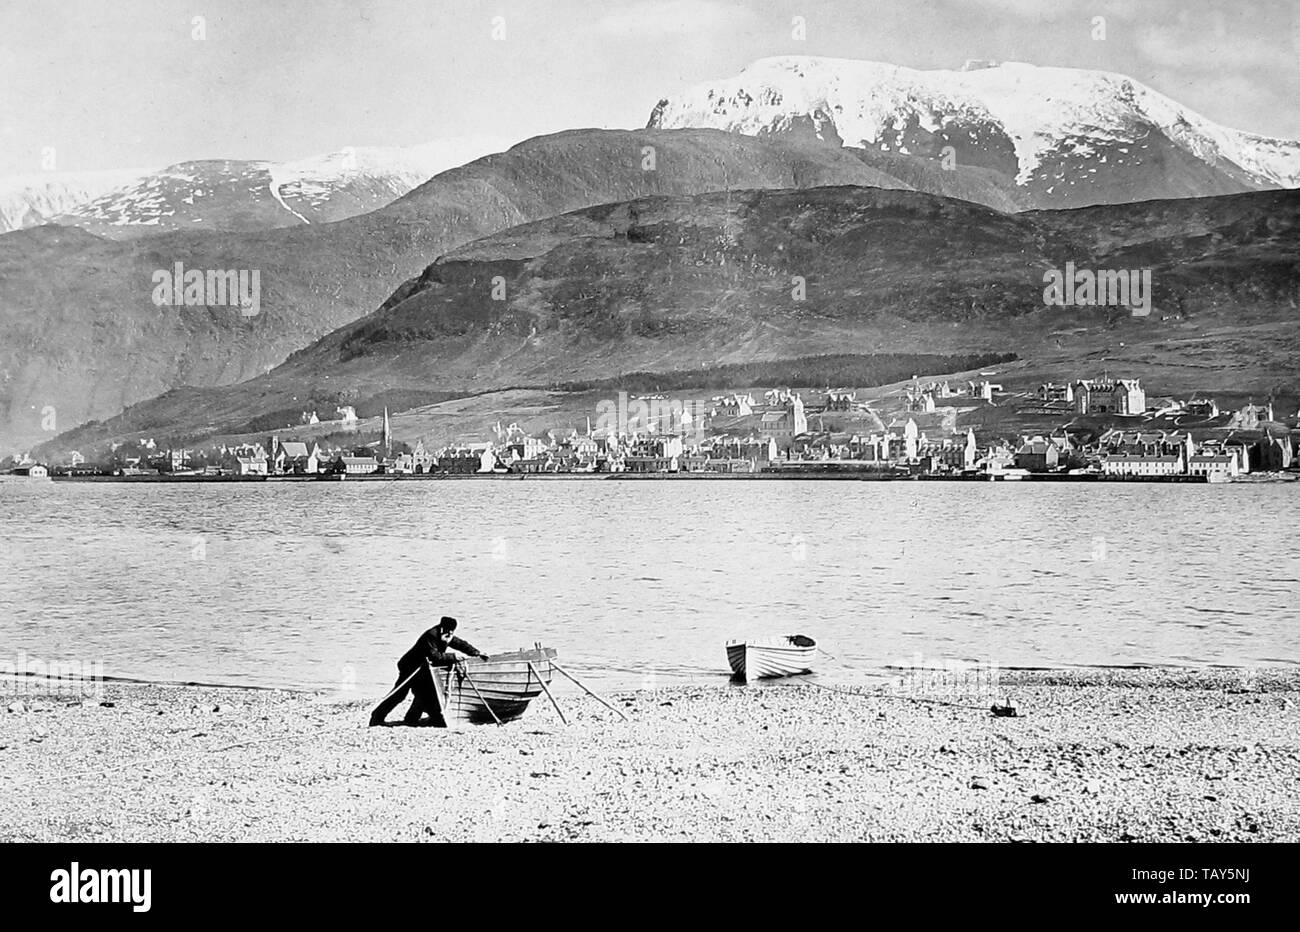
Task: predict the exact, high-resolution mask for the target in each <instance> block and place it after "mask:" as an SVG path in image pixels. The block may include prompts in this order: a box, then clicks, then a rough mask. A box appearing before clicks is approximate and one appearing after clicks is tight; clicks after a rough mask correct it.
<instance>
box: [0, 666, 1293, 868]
mask: <svg viewBox="0 0 1300 932" xmlns="http://www.w3.org/2000/svg"><path fill="white" fill-rule="evenodd" d="M8 685H10V686H14V685H15V684H12V683H11V684H8ZM19 685H23V686H25V687H27V691H26V693H25V694H22V695H18V694H13V693H12V691H11V694H10V695H8V696H6V698H5V699H4V707H5V711H4V712H3V714H0V840H3V841H11V842H12V841H38V842H44V841H70V842H89V841H109V842H118V841H125V842H154V841H162V842H186V841H231V842H237V841H410V842H437V841H457V842H495V841H594V842H611V841H638V842H661V841H669V842H674V841H678V842H680V841H724V842H741V841H757V842H783V841H837V842H844V841H961V842H977V841H1080V842H1087V841H1103V842H1126V841H1139V842H1145V841H1187V842H1218V841H1222V842H1227V841H1269V842H1278V841H1297V840H1300V802H1297V800H1298V799H1300V673H1297V672H1296V671H1295V670H1294V669H1290V668H1283V669H1264V670H1259V669H1256V670H1251V671H1241V670H1195V671H1187V670H1105V671H1085V672H1038V671H1036V672H1014V673H1004V675H1003V677H1002V681H1001V683H1000V684H999V685H1000V688H1001V689H1002V690H1003V692H1005V694H1006V697H1007V699H1008V700H1009V701H1010V702H1011V704H1013V705H1014V707H1015V709H1016V712H1017V714H1016V715H1015V716H1014V717H1009V716H995V715H993V714H991V712H990V710H989V709H988V707H987V706H988V704H987V703H984V704H982V705H976V704H975V703H973V702H967V701H964V700H962V699H960V697H939V698H937V699H935V698H926V697H918V696H914V695H906V694H900V693H898V692H897V691H896V690H889V689H887V688H884V687H881V686H861V687H850V688H834V689H833V688H828V687H825V686H821V685H818V684H816V682H815V681H813V680H805V679H801V678H794V679H789V680H784V681H772V682H770V683H763V684H761V685H748V686H738V685H731V684H727V683H725V681H724V682H723V683H720V684H719V685H716V686H685V687H675V688H671V689H660V690H654V691H641V692H627V693H617V694H611V695H610V696H608V698H609V699H610V700H611V702H612V703H613V704H614V705H615V706H616V707H617V708H619V709H621V710H622V711H623V713H624V714H625V715H626V716H627V720H626V721H624V720H622V719H620V718H619V716H617V715H616V714H615V713H613V712H611V711H610V710H608V709H606V708H604V707H603V706H602V705H600V704H599V703H597V702H595V701H594V700H592V699H590V698H588V697H586V696H583V695H581V694H579V693H578V692H577V691H576V690H565V689H558V690H557V699H558V700H559V701H560V703H561V705H562V707H563V708H564V710H565V714H566V716H567V717H568V719H569V723H568V725H567V726H566V725H564V724H563V723H561V721H560V719H559V717H558V716H557V715H556V712H555V710H554V709H553V708H552V707H551V706H550V705H549V703H547V702H546V701H545V699H544V697H542V698H539V700H538V701H536V702H534V703H533V705H532V707H531V708H530V709H529V711H528V713H527V714H526V715H525V716H524V717H523V718H522V719H520V720H517V721H515V722H511V723H508V724H506V725H504V726H501V727H497V726H495V725H486V726H471V727H462V728H459V729H453V730H443V729H435V728H406V727H390V728H368V727H367V726H366V719H367V715H368V713H369V709H370V708H371V706H372V705H373V704H374V701H376V700H377V699H378V698H379V697H378V696H374V697H369V696H367V697H364V698H363V697H360V696H351V697H344V698H339V697H338V696H321V695H315V694H305V693H290V692H283V691H270V690H249V689H228V688H219V687H193V686H160V685H147V684H127V683H108V684H105V685H104V687H103V691H102V694H101V695H98V696H94V697H90V698H85V699H83V698H81V697H59V696H42V695H38V694H33V693H32V691H31V689H30V686H31V684H19Z"/></svg>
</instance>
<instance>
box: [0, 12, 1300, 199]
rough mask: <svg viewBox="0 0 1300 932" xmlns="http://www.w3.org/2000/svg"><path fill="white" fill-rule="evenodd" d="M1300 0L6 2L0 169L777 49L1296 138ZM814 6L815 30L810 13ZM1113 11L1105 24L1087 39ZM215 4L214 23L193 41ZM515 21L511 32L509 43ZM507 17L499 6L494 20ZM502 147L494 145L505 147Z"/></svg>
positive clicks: (605, 79) (156, 153)
mask: <svg viewBox="0 0 1300 932" xmlns="http://www.w3.org/2000/svg"><path fill="white" fill-rule="evenodd" d="M1297 8H1300V4H1298V3H1296V2H1293V0H1249V2H1246V0H1229V2H1219V0H748V2H726V0H600V2H593V0H519V2H514V0H4V2H3V4H0V63H2V64H0V175H9V174H16V173H23V174H25V173H29V172H36V171H39V170H40V169H41V168H42V165H41V155H42V150H43V149H45V148H46V147H53V148H54V150H55V152H56V156H57V165H56V167H57V168H58V169H60V170H73V171H79V170H87V169H99V168H156V167H162V166H164V165H168V164H171V163H175V162H179V161H184V160H186V159H195V158H238V159H245V158H265V159H275V160H281V159H289V158H295V157H302V156H308V155H314V154H318V153H324V152H330V151H334V150H337V149H340V148H342V147H344V146H349V145H352V146H363V145H414V144H418V143H423V142H429V141H433V140H437V139H445V138H449V137H472V138H473V139H474V140H475V142H474V143H473V144H475V145H491V144H492V143H494V142H497V141H499V142H500V146H499V147H504V146H505V145H508V144H511V143H513V142H516V141H518V140H520V139H524V138H527V137H529V136H534V135H537V134H540V133H547V132H554V131H556V130H560V129H567V128H574V127H591V126H599V127H633V126H643V125H644V124H645V121H646V118H647V117H648V115H649V113H650V109H651V107H652V106H653V105H654V104H655V102H656V101H657V100H658V99H659V98H660V97H663V96H667V95H670V94H672V93H674V92H675V91H678V90H680V89H681V88H683V87H685V86H687V85H690V84H693V83H696V82H699V81H703V80H707V79H711V78H718V77H723V76H727V75H731V74H734V73H735V72H737V71H739V70H740V69H741V68H742V67H744V66H745V65H746V64H748V63H749V62H751V61H753V60H754V59H756V58H761V57H763V56H767V55H782V54H808V55H830V56H837V57H844V58H859V59H867V60H873V61H884V62H891V63H894V64H899V65H906V66H909V67H915V68H936V67H943V68H956V67H960V66H961V64H962V63H963V62H964V61H965V60H966V59H969V58H987V59H998V60H1016V61H1026V62H1030V63H1033V64H1040V65H1060V66H1066V67H1078V68H1102V69H1106V70H1111V71H1118V72H1122V73H1125V74H1128V75H1130V76H1132V77H1135V78H1137V79H1138V80H1140V81H1143V82H1145V83H1147V84H1149V85H1151V86H1152V87H1154V88H1156V89H1157V90H1159V91H1162V92H1164V93H1165V94H1168V95H1169V96H1171V97H1173V98H1174V99H1176V100H1178V101H1180V102H1182V103H1184V104H1186V105H1188V106H1190V107H1192V108H1193V109H1195V110H1198V111H1200V112H1201V113H1203V114H1205V115H1206V116H1208V117H1210V118H1211V119H1213V120H1216V121H1218V122H1220V123H1223V124H1225V125H1228V126H1231V127H1234V128H1237V129H1245V130H1251V131H1254V132H1260V133H1265V134H1268V135H1276V136H1283V137H1288V138H1296V137H1300V104H1297V103H1296V101H1297V100H1298V99H1300V68H1298V67H1297V61H1298V60H1300V14H1297ZM795 16H801V17H803V18H804V20H805V21H806V23H807V39H806V41H802V42H800V41H796V40H794V39H793V38H792V36H791V21H792V18H793V17H795ZM1095 16H1105V17H1106V39H1105V41H1094V40H1093V38H1092V36H1091V31H1092V19H1093V17H1095ZM195 17H202V18H203V29H204V32H205V35H206V37H205V38H203V39H201V40H200V39H196V38H194V34H195V33H196V30H197V29H198V27H197V26H196V25H195V20H194V18H195ZM494 17H502V18H503V21H504V27H505V38H504V40H503V41H499V40H495V39H494V38H493V35H492V33H493V28H494ZM498 25H499V23H498ZM492 147H493V148H496V147H497V146H492Z"/></svg>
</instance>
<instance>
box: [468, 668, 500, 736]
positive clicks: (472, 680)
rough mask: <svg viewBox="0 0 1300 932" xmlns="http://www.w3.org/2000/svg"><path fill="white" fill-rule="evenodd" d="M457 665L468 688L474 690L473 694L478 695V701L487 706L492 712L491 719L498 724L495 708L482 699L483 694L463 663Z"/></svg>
mask: <svg viewBox="0 0 1300 932" xmlns="http://www.w3.org/2000/svg"><path fill="white" fill-rule="evenodd" d="M459 666H460V672H461V674H462V675H463V676H464V677H465V679H466V681H467V682H468V683H469V685H470V688H471V689H473V690H474V695H476V696H478V701H479V702H481V703H483V705H485V706H487V710H488V711H489V712H491V713H492V721H494V722H496V723H497V724H498V725H500V724H501V719H499V718H497V713H496V710H495V709H493V708H492V706H490V705H488V701H487V700H486V699H484V698H483V694H482V693H481V692H479V691H478V684H477V683H475V682H474V677H472V676H470V675H469V671H468V670H466V669H465V665H464V664H463V663H462V664H459Z"/></svg>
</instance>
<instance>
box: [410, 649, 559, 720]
mask: <svg viewBox="0 0 1300 932" xmlns="http://www.w3.org/2000/svg"><path fill="white" fill-rule="evenodd" d="M555 657H556V651H555V648H553V647H542V646H541V645H538V646H537V647H536V648H535V649H533V650H519V651H515V652H513V653H509V654H492V655H491V656H490V658H489V659H487V660H480V659H479V658H477V657H471V658H469V659H467V660H465V661H464V662H462V663H461V664H458V665H457V666H455V667H437V668H435V669H434V671H433V672H434V677H433V680H434V685H435V686H436V687H437V689H438V700H439V702H440V703H441V705H442V708H443V717H444V718H446V720H447V724H448V725H454V724H456V723H462V724H473V725H482V724H490V723H492V722H494V721H502V722H508V721H510V720H511V719H516V718H519V717H520V716H521V715H523V714H524V712H525V711H527V709H528V704H529V703H530V702H532V701H533V700H534V699H536V698H537V697H538V695H540V694H541V693H542V691H543V686H549V685H550V682H551V677H552V676H553V675H554V670H553V668H552V666H551V661H552V660H554V659H555ZM494 713H495V717H493V714H494Z"/></svg>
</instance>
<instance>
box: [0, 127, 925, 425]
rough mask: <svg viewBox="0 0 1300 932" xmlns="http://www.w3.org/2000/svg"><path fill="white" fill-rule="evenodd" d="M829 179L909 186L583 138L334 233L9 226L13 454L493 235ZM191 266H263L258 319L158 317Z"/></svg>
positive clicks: (704, 147) (209, 310) (800, 156)
mask: <svg viewBox="0 0 1300 932" xmlns="http://www.w3.org/2000/svg"><path fill="white" fill-rule="evenodd" d="M647 147H652V148H653V150H654V153H655V161H654V167H653V169H648V168H647V167H646V166H647V165H648V164H649V163H647V162H646V161H645V159H646V155H645V150H646V148H647ZM824 184H859V185H881V186H895V187H903V186H904V185H903V183H902V182H901V181H898V180H896V179H894V178H892V177H891V176H889V175H886V174H884V173H883V172H880V171H878V170H876V169H873V168H871V167H869V166H867V165H866V164H864V163H863V162H862V161H861V160H860V159H859V158H857V157H855V156H854V155H853V154H852V153H851V152H850V151H849V150H845V149H840V148H838V147H831V146H827V145H825V144H822V143H815V142H814V143H806V142H803V141H800V140H760V139H752V138H749V137H744V136H736V135H734V134H729V133H723V132H719V131H716V130H690V131H674V132H667V131H663V132H654V131H635V132H627V131H617V130H615V131H603V130H578V131H571V132H566V133H558V134H555V135H552V136H545V137H539V138H537V139H532V140H528V141H526V142H524V143H520V144H519V145H517V146H515V147H513V148H512V149H510V150H509V151H508V152H505V153H499V154H496V155H491V156H487V157H485V158H482V159H478V160H476V161H474V162H471V163H470V164H468V165H465V166H462V167H461V168H456V169H452V170H450V171H446V172H442V173H441V174H439V175H437V176H435V177H434V178H432V179H430V180H429V181H428V182H426V183H425V184H423V185H420V186H419V187H417V188H416V189H414V190H412V191H410V192H408V193H407V194H406V195H404V196H403V197H401V198H399V199H398V200H396V201H395V202H393V203H392V204H389V205H387V206H385V207H383V208H381V209H380V210H377V211H373V212H371V213H368V214H363V215H359V216H356V217H351V218H348V219H346V220H342V221H338V222H335V223H324V224H315V223H312V224H302V223H297V224H295V225H294V226H292V227H288V228H284V229H275V230H256V231H248V232H200V231H190V230H184V231H176V232H170V233H161V234H158V235H156V236H147V237H133V238H129V239H126V240H119V241H113V240H108V239H105V238H102V237H100V236H97V235H94V234H92V233H90V232H87V231H85V230H81V229H78V228H75V227H65V226H57V225H50V226H43V227H36V228H33V229H28V230H20V231H16V232H13V233H8V234H5V235H3V236H0V327H3V328H4V332H5V333H6V339H5V340H4V341H3V342H0V449H7V448H11V447H13V446H15V445H20V444H30V443H32V442H35V441H39V440H40V439H43V438H47V437H48V433H45V432H44V431H43V430H42V423H48V421H47V420H46V419H45V418H43V416H42V414H41V412H42V411H44V410H45V409H46V408H47V407H53V408H54V409H55V410H56V412H57V423H58V424H59V425H60V429H62V428H63V427H70V426H72V425H74V424H77V423H81V422H83V421H86V420H89V419H99V418H104V417H108V416H111V415H113V414H116V413H117V412H119V411H121V410H122V409H123V408H124V407H125V406H127V405H130V404H133V403H135V402H138V401H142V400H144V399H147V398H151V397H153V396H154V395H157V394H159V393H161V392H165V391H167V390H168V389H171V388H174V387H177V386H184V385H193V386H207V385H222V384H228V383H233V382H238V381H242V380H244V379H248V378H252V377H254V376H256V375H259V374H261V373H263V372H265V371H266V370H268V369H270V368H271V367H272V366H274V365H276V364H278V363H280V362H282V361H283V360H284V359H285V357H286V356H288V355H289V354H290V353H291V352H293V351H294V350H296V349H300V348H302V347H304V346H306V345H308V344H309V343H311V342H312V341H313V340H315V339H316V338H318V337H320V336H322V335H324V334H326V333H329V332H330V331H331V330H333V329H335V328H336V327H338V326H340V325H341V324H345V323H347V322H349V321H351V320H355V319H356V318H358V317H361V316H362V315H364V314H366V313H368V312H370V311H371V310H373V309H374V308H375V307H377V306H378V305H379V304H380V303H381V302H383V301H384V299H385V298H387V297H388V296H389V295H390V294H391V293H392V292H393V290H394V289H395V288H396V287H398V286H399V285H400V284H401V283H402V282H403V281H405V280H406V279H408V278H410V277H412V276H414V275H418V274H419V273H420V271H421V270H422V269H424V268H425V266H427V265H428V264H429V263H430V262H432V261H433V260H434V259H436V258H437V257H438V256H440V255H442V254H443V253H445V252H447V251H449V250H451V249H453V248H455V247H456V246H459V245H462V244H464V243H467V242H469V241H471V240H474V239H476V238H478V237H481V236H484V235H486V234H488V233H493V232H496V231H498V230H502V229H506V228H509V227H512V226H516V225H518V224H520V223H524V222H527V221H531V220H537V219H541V218H543V217H549V216H554V215H556V214H560V213H564V212H566V211H571V210H575V209H577V208H580V207H587V206H592V205H595V204H601V203H607V202H612V201H618V200H626V199H628V198H634V197H638V196H643V195H650V194H692V193H699V192H703V191H717V190H724V189H726V188H727V187H739V188H790V187H801V186H812V185H824ZM177 262H180V263H182V264H183V266H184V268H186V269H199V270H204V269H216V270H225V269H249V270H252V269H256V270H259V272H260V282H261V300H260V313H259V314H258V315H257V316H255V317H244V316H241V314H240V312H239V310H238V309H236V308H231V307H170V306H168V307H163V308H159V307H157V306H155V305H154V303H153V301H152V300H151V297H152V293H153V283H152V281H151V276H152V275H153V274H154V273H155V272H156V271H158V270H168V269H171V268H172V267H173V264H174V263H177Z"/></svg>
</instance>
